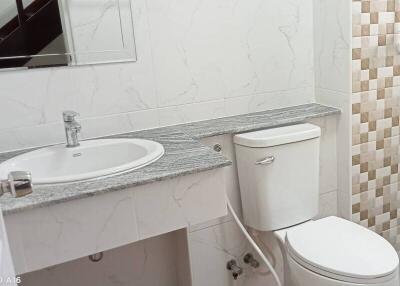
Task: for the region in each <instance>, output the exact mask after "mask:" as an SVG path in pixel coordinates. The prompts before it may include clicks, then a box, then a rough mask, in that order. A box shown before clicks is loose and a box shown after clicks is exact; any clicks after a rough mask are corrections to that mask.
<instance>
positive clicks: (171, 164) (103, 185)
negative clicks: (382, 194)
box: [0, 103, 341, 215]
mask: <svg viewBox="0 0 400 286" xmlns="http://www.w3.org/2000/svg"><path fill="white" fill-rule="evenodd" d="M340 112H341V111H340V110H339V109H337V108H333V107H328V106H324V105H320V104H316V103H312V104H305V105H299V106H293V107H287V108H282V109H274V110H267V111H263V112H257V113H249V114H244V115H237V116H231V117H224V118H218V119H212V120H206V121H200V122H194V123H188V124H182V125H175V126H169V127H162V128H157V129H151V130H145V131H138V132H132V133H126V134H121V135H115V136H112V137H113V138H122V137H123V138H143V139H149V140H154V141H157V142H159V143H161V144H162V145H163V146H164V148H165V155H164V156H163V157H162V158H161V159H160V160H159V161H157V162H155V163H153V164H151V165H149V166H147V167H145V168H142V169H139V170H135V171H132V172H129V173H125V174H123V175H118V176H112V177H107V178H105V179H98V180H92V181H87V182H79V183H71V184H62V185H51V186H37V187H36V188H35V191H34V193H33V194H31V195H29V196H27V197H23V198H18V199H14V198H11V197H10V196H7V195H5V196H3V197H2V198H1V199H0V205H1V208H2V211H3V214H4V215H8V214H11V213H17V212H21V211H25V210H30V209H34V208H38V207H45V206H49V205H52V204H57V203H62V202H66V201H69V200H75V199H80V198H85V197H92V196H94V195H98V194H104V193H109V192H114V191H118V190H124V189H128V188H132V187H136V186H140V185H144V184H148V183H152V182H157V181H163V180H167V179H172V178H176V177H178V176H184V175H189V174H195V173H199V172H204V171H208V170H214V169H218V168H222V167H225V166H229V165H230V164H231V162H230V161H229V160H227V159H226V158H224V157H223V156H221V155H220V154H218V153H216V152H214V151H213V150H211V149H210V148H209V147H206V146H204V145H202V144H201V143H199V142H198V141H197V139H201V138H205V137H211V136H216V135H222V134H229V133H240V132H247V131H252V130H257V129H264V128H271V127H276V126H281V125H286V124H293V123H298V122H303V121H306V120H309V119H312V118H318V117H324V116H329V115H335V114H340ZM28 151H31V149H29V150H21V151H17V152H9V153H3V154H0V163H1V162H3V161H5V160H7V159H9V158H11V157H14V156H16V155H19V154H22V153H25V152H28Z"/></svg>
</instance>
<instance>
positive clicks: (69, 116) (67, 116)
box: [63, 110, 79, 122]
mask: <svg viewBox="0 0 400 286" xmlns="http://www.w3.org/2000/svg"><path fill="white" fill-rule="evenodd" d="M76 116H79V113H78V112H75V111H72V110H66V111H64V112H63V119H64V122H72V121H74V120H75V117H76Z"/></svg>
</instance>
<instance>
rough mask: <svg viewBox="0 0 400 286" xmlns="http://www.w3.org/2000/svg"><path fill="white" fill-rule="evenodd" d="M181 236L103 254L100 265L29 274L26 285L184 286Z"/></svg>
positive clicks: (84, 263) (81, 262)
mask: <svg viewBox="0 0 400 286" xmlns="http://www.w3.org/2000/svg"><path fill="white" fill-rule="evenodd" d="M177 238H178V235H177V233H175V232H172V233H168V234H165V235H162V236H158V237H154V238H150V239H147V240H143V241H138V242H136V243H132V244H128V245H125V246H122V247H119V248H116V249H113V250H109V251H106V252H104V256H103V259H102V260H101V261H100V262H97V263H93V262H91V261H90V260H89V259H88V257H83V258H80V259H77V260H74V261H70V262H66V263H63V264H60V265H56V266H52V267H49V268H45V269H42V270H39V271H35V272H31V273H27V274H24V275H22V276H21V280H22V282H23V285H29V286H43V285H58V286H71V285H74V286H90V285H93V286H94V285H96V286H131V285H135V286H148V285H163V286H177V285H181V286H185V284H178V278H177V277H178V274H179V273H178V265H177V264H178V260H179V259H178V256H177V253H178V249H179V247H180V246H179V245H178V241H177Z"/></svg>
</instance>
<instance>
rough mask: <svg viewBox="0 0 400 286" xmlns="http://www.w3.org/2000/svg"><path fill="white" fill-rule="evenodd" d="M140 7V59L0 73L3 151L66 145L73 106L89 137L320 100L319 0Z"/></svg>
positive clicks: (154, 2)
mask: <svg viewBox="0 0 400 286" xmlns="http://www.w3.org/2000/svg"><path fill="white" fill-rule="evenodd" d="M132 6H133V7H132V9H133V13H134V28H135V42H136V49H137V55H138V61H137V62H136V63H124V64H107V65H96V66H84V67H75V68H63V67H60V68H50V69H41V70H29V71H3V72H1V73H0V100H1V102H2V107H3V108H2V112H1V113H0V152H1V151H7V150H15V149H21V148H26V147H33V146H38V145H47V144H53V143H58V142H63V141H64V138H63V135H62V132H63V130H62V124H61V123H62V122H61V112H62V111H63V110H66V109H73V110H76V111H78V112H80V113H81V118H80V119H81V120H82V121H83V137H84V138H88V137H93V136H98V135H107V134H115V133H119V132H126V131H130V130H136V129H137V128H149V127H154V126H155V125H157V126H165V125H171V124H176V123H182V122H188V121H198V120H203V119H209V118H215V117H221V116H226V115H232V114H239V113H246V112H252V111H259V110H264V109H271V108H277V107H282V106H288V105H298V104H302V103H308V102H312V101H314V100H315V98H314V90H313V86H314V78H313V77H314V71H313V65H314V63H313V44H312V41H313V26H312V12H313V9H312V0H306V1H302V3H298V2H297V1H293V0H291V1H287V2H285V1H284V2H282V1H279V0H273V1H269V2H268V3H267V2H265V1H262V0H251V1H242V2H237V3H236V2H227V1H224V0H218V1H213V0H206V1H201V2H198V1H195V0H188V1H184V3H183V2H182V1H180V2H179V1H178V2H175V1H171V0H168V1H158V0H137V1H132ZM154 110H156V111H157V115H156V113H155V112H154ZM141 111H148V113H147V112H146V113H142V114H140V113H139V112H141ZM126 114H129V115H128V116H126ZM132 116H134V117H140V118H141V121H140V124H135V123H133V124H132V125H131V124H130V119H131V117H132ZM103 117H104V118H103ZM56 124H58V125H59V127H58V126H57V125H56ZM56 128H61V130H56ZM131 128H132V129H131ZM39 137H40V138H39Z"/></svg>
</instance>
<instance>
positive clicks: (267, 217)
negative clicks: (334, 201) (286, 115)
mask: <svg viewBox="0 0 400 286" xmlns="http://www.w3.org/2000/svg"><path fill="white" fill-rule="evenodd" d="M320 136H321V130H320V128H319V127H318V126H315V125H312V124H307V123H306V124H297V125H291V126H283V127H279V128H272V129H267V130H261V131H256V132H250V133H244V134H238V135H235V136H234V143H235V151H236V160H237V166H238V176H239V184H240V194H241V199H242V209H243V220H244V223H245V224H246V225H247V226H248V227H251V228H253V229H255V230H258V231H263V232H273V233H274V235H275V237H276V238H278V241H279V242H280V248H281V251H282V255H283V257H284V280H285V284H284V285H285V286H339V285H340V286H346V285H354V286H364V285H376V286H399V273H398V272H399V270H398V267H399V258H398V256H397V253H396V251H395V250H394V248H393V247H392V246H391V244H390V243H389V242H387V241H386V240H385V239H384V238H382V237H381V236H379V235H378V234H376V233H374V232H373V231H371V230H368V229H366V228H364V227H362V226H360V225H357V224H355V223H353V222H350V221H347V220H344V219H341V218H338V217H328V218H323V219H319V220H313V218H314V217H315V216H316V215H317V214H318V212H319V209H318V207H319V147H320Z"/></svg>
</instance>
